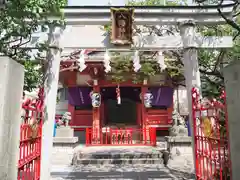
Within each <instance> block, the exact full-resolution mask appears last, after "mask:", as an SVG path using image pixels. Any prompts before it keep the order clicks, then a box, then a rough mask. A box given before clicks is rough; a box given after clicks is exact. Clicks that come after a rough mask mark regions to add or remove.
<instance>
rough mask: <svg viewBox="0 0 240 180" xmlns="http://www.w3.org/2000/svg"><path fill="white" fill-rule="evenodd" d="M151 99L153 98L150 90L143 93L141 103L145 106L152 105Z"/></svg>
mask: <svg viewBox="0 0 240 180" xmlns="http://www.w3.org/2000/svg"><path fill="white" fill-rule="evenodd" d="M152 99H153V95H152V93H151V92H146V93H145V94H144V95H143V103H144V106H145V107H146V108H150V107H152Z"/></svg>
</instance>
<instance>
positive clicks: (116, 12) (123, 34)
mask: <svg viewBox="0 0 240 180" xmlns="http://www.w3.org/2000/svg"><path fill="white" fill-rule="evenodd" d="M133 13H134V10H133V9H131V8H130V9H126V8H111V18H112V32H111V43H112V44H115V45H130V44H132V42H133V41H132V32H133V31H132V23H133Z"/></svg>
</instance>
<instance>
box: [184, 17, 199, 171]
mask: <svg viewBox="0 0 240 180" xmlns="http://www.w3.org/2000/svg"><path fill="white" fill-rule="evenodd" d="M180 34H181V37H182V40H183V47H184V49H183V60H182V61H183V64H184V76H185V84H186V89H187V95H188V112H189V123H190V127H191V128H190V129H191V134H192V149H193V155H194V154H195V146H194V144H195V139H194V136H193V134H194V133H193V118H192V88H198V90H199V91H201V90H200V89H201V79H200V72H199V66H198V49H197V48H196V47H195V45H194V42H195V36H196V24H195V23H194V22H193V21H185V22H183V23H181V24H180ZM193 160H194V164H196V163H195V156H193ZM195 168H196V167H195Z"/></svg>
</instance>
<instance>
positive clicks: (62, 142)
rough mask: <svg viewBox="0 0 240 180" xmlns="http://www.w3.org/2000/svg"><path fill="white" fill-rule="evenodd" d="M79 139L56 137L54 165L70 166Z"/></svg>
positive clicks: (54, 141)
mask: <svg viewBox="0 0 240 180" xmlns="http://www.w3.org/2000/svg"><path fill="white" fill-rule="evenodd" d="M77 142H78V137H54V138H53V152H52V153H53V154H52V165H70V164H71V163H72V158H73V152H74V148H75V147H76V145H77Z"/></svg>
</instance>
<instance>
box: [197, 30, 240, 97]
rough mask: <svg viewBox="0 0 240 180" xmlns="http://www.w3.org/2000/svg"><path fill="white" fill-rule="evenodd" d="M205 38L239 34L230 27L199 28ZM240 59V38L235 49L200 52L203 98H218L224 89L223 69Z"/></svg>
mask: <svg viewBox="0 0 240 180" xmlns="http://www.w3.org/2000/svg"><path fill="white" fill-rule="evenodd" d="M199 31H200V32H201V34H202V35H204V36H222V35H232V36H236V34H237V32H236V31H234V29H233V28H232V27H231V26H229V25H219V26H214V27H203V28H199ZM239 57H240V38H239V37H238V36H236V38H235V40H234V47H233V48H231V49H220V50H215V51H212V50H211V51H210V50H200V51H199V64H200V72H201V81H202V92H203V96H206V97H217V96H219V95H220V92H221V90H222V89H223V88H224V77H223V72H222V71H223V68H224V67H225V66H226V65H228V64H229V63H230V62H232V61H233V60H238V59H239Z"/></svg>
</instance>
